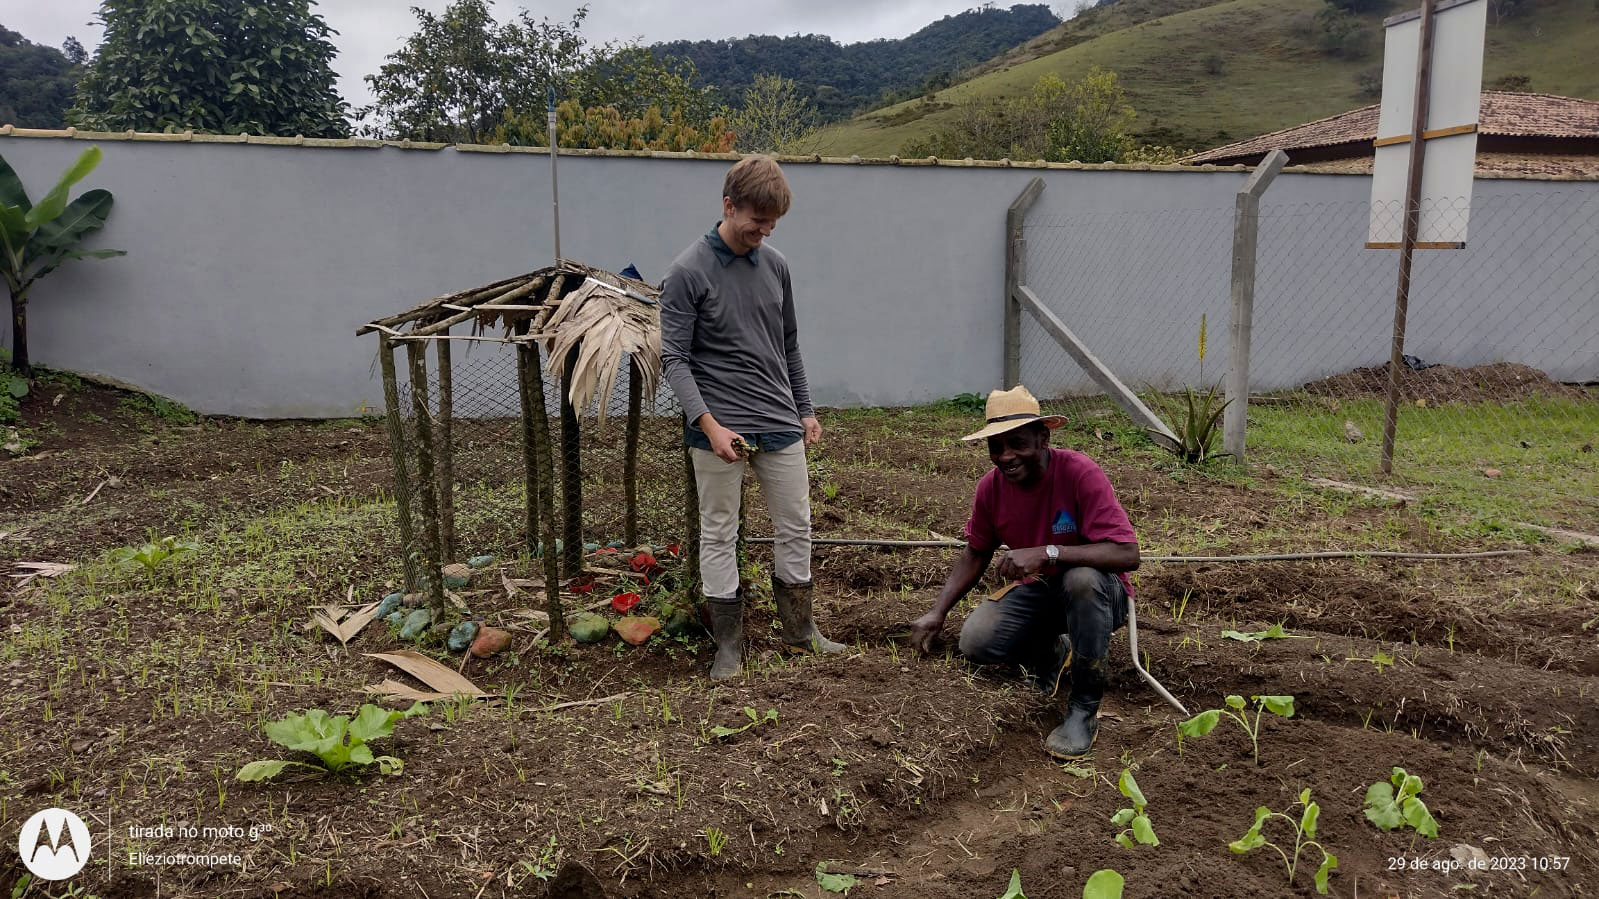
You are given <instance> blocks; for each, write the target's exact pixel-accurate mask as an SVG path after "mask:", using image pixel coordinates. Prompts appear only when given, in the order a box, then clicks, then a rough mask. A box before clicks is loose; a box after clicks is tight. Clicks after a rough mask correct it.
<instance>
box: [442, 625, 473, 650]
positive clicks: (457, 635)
mask: <svg viewBox="0 0 1599 899" xmlns="http://www.w3.org/2000/svg"><path fill="white" fill-rule="evenodd" d="M477 632H478V623H477V622H476V621H463V622H461V623H460V624H457V625H456V626H455V627H453V628H451V629H450V637H449V639H448V640H446V641H445V644H444V645H446V646H448V647H450V652H460V651H462V650H463V649H466V648H467V647H468V646H471V645H472V641H473V640H475V639H477Z"/></svg>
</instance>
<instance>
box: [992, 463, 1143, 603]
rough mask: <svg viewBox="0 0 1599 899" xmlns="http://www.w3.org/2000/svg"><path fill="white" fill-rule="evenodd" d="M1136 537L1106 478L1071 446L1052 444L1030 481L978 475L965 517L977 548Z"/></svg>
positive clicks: (1119, 540) (1121, 540) (1126, 583)
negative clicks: (1023, 484)
mask: <svg viewBox="0 0 1599 899" xmlns="http://www.w3.org/2000/svg"><path fill="white" fill-rule="evenodd" d="M1137 542H1138V535H1137V534H1135V533H1133V525H1132V522H1130V521H1128V520H1127V510H1125V509H1123V508H1122V504H1121V503H1120V502H1118V501H1117V500H1116V491H1115V490H1113V489H1111V486H1110V478H1107V477H1105V472H1104V470H1103V469H1101V468H1100V467H1099V465H1098V464H1097V463H1095V462H1094V460H1093V459H1090V458H1088V457H1087V456H1085V455H1083V454H1082V453H1079V452H1074V451H1072V450H1063V449H1051V450H1050V451H1049V468H1048V469H1047V470H1046V471H1045V472H1044V475H1043V477H1042V478H1041V479H1039V481H1038V483H1036V484H1033V485H1032V486H1031V487H1018V486H1016V485H1015V484H1012V483H1011V482H1010V481H1007V480H1005V477H1004V476H1003V475H1001V474H1000V473H999V469H997V468H996V469H993V470H991V471H989V472H988V474H985V475H983V478H982V480H980V481H978V482H977V496H976V497H975V498H974V499H973V500H972V517H971V520H969V521H967V522H966V543H967V545H969V546H970V547H971V548H972V549H973V550H975V551H977V552H980V553H988V552H993V551H994V550H995V549H997V548H999V546H1000V545H1001V544H1004V545H1005V546H1009V547H1010V548H1011V549H1028V548H1031V547H1034V546H1044V545H1047V544H1050V543H1053V544H1055V545H1057V546H1078V545H1081V544H1084V543H1137ZM1120 577H1121V579H1122V585H1123V586H1124V587H1126V588H1127V595H1128V596H1131V595H1132V594H1133V585H1132V581H1130V580H1129V579H1128V577H1127V573H1126V572H1125V571H1124V572H1121V574H1120Z"/></svg>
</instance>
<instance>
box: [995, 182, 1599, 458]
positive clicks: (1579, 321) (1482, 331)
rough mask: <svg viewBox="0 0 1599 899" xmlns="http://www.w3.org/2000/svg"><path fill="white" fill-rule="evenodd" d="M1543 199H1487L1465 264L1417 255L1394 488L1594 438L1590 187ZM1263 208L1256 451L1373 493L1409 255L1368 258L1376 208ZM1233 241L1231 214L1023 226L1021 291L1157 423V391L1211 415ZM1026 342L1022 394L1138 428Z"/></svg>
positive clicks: (1180, 212)
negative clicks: (1203, 402)
mask: <svg viewBox="0 0 1599 899" xmlns="http://www.w3.org/2000/svg"><path fill="white" fill-rule="evenodd" d="M1534 187H1535V188H1536V189H1529V190H1527V191H1526V192H1520V193H1514V192H1509V191H1506V190H1503V189H1500V190H1494V191H1488V192H1485V194H1484V195H1479V196H1478V197H1477V198H1476V199H1475V200H1474V201H1473V202H1472V203H1470V204H1469V212H1470V237H1469V241H1468V242H1467V245H1466V247H1465V248H1463V249H1422V250H1418V251H1417V252H1416V254H1415V263H1414V270H1413V274H1412V283H1411V290H1410V293H1409V304H1408V315H1407V321H1406V327H1405V343H1404V352H1403V355H1404V362H1405V364H1404V366H1403V367H1402V368H1401V369H1400V378H1399V386H1400V403H1399V411H1398V423H1397V442H1396V450H1395V455H1394V469H1395V473H1396V474H1397V475H1399V476H1400V477H1401V478H1404V477H1407V476H1408V477H1412V478H1423V479H1425V478H1426V477H1428V476H1430V475H1432V474H1436V473H1437V471H1438V470H1439V469H1441V468H1442V467H1445V466H1455V467H1458V466H1460V465H1462V464H1465V465H1468V466H1472V467H1475V468H1480V469H1481V470H1483V471H1486V472H1488V476H1489V477H1494V476H1497V474H1496V473H1497V470H1498V469H1499V468H1501V467H1505V465H1507V464H1508V463H1509V462H1510V461H1511V460H1509V459H1504V458H1500V456H1502V455H1503V453H1502V452H1501V450H1502V448H1503V447H1504V446H1510V447H1519V448H1521V449H1528V448H1535V447H1540V446H1542V447H1544V448H1548V449H1551V451H1553V449H1554V448H1556V447H1558V448H1559V450H1560V451H1563V452H1569V453H1572V454H1576V453H1585V452H1591V449H1587V448H1588V447H1591V445H1592V443H1593V442H1595V440H1596V438H1599V389H1596V387H1595V386H1594V385H1595V382H1599V190H1596V189H1595V188H1596V187H1599V185H1590V184H1573V185H1571V186H1570V188H1569V189H1562V188H1561V187H1557V186H1552V185H1547V186H1546V185H1534ZM1271 201H1272V194H1271V191H1269V190H1268V191H1267V193H1266V196H1265V198H1264V200H1263V201H1262V203H1261V206H1260V211H1259V215H1258V219H1257V223H1256V224H1257V227H1258V231H1257V235H1258V250H1257V254H1256V259H1257V265H1256V277H1255V280H1254V303H1253V317H1252V322H1253V336H1252V341H1251V345H1250V353H1249V357H1250V358H1249V365H1248V372H1249V387H1250V393H1251V397H1250V403H1249V407H1248V410H1249V418H1248V421H1249V428H1248V432H1247V436H1248V443H1249V451H1250V454H1251V456H1252V457H1254V458H1265V459H1268V460H1269V461H1272V462H1273V463H1274V464H1286V465H1289V466H1297V467H1299V468H1300V469H1301V470H1303V471H1305V472H1306V473H1312V474H1319V475H1323V476H1331V477H1342V476H1349V477H1358V476H1370V475H1372V474H1374V473H1375V472H1376V471H1377V469H1378V467H1379V462H1380V453H1381V446H1382V442H1383V425H1384V412H1385V400H1386V396H1387V390H1388V376H1389V366H1388V361H1389V356H1390V353H1391V349H1392V343H1391V341H1392V336H1393V327H1394V311H1395V293H1396V286H1397V281H1398V271H1399V255H1400V254H1399V252H1398V251H1397V250H1393V249H1367V248H1366V247H1365V244H1366V241H1367V239H1368V229H1369V227H1370V223H1371V221H1372V216H1371V207H1370V205H1369V204H1367V203H1363V202H1315V203H1281V202H1279V203H1273V202H1271ZM1467 209H1468V204H1467V203H1465V202H1463V201H1462V202H1455V203H1445V204H1440V205H1439V206H1437V207H1433V208H1429V209H1427V210H1425V214H1441V215H1444V216H1446V217H1447V216H1449V215H1464V214H1465V212H1466V210H1467ZM1234 231H1235V213H1234V208H1233V207H1232V206H1231V205H1228V206H1226V207H1214V208H1202V209H1173V210H1160V211H1150V212H1127V213H1111V214H1106V213H1096V214H1084V215H1070V216H1053V217H1050V216H1029V217H1028V220H1027V222H1026V227H1025V232H1024V237H1025V241H1026V244H1025V253H1024V254H1023V258H1024V260H1025V262H1024V269H1023V283H1025V284H1026V285H1028V286H1029V287H1030V288H1031V290H1032V292H1033V293H1034V294H1035V295H1036V296H1037V297H1039V299H1040V300H1041V301H1042V302H1043V304H1044V305H1046V306H1047V307H1048V308H1049V310H1050V311H1052V312H1053V313H1054V314H1055V315H1056V316H1058V317H1059V319H1060V320H1061V322H1062V323H1064V324H1065V326H1066V327H1068V328H1070V329H1071V331H1072V332H1073V333H1074V334H1075V335H1076V336H1077V337H1078V338H1080V340H1081V342H1082V343H1083V344H1084V345H1085V346H1086V347H1087V348H1088V349H1089V350H1091V351H1092V352H1093V353H1094V354H1095V355H1097V357H1098V358H1099V359H1100V360H1101V361H1103V362H1104V363H1105V365H1106V367H1107V368H1108V369H1110V370H1111V371H1112V372H1114V373H1115V374H1116V376H1118V377H1119V378H1120V379H1121V380H1122V381H1123V382H1124V383H1125V384H1126V385H1127V386H1128V387H1129V388H1131V389H1132V390H1134V391H1136V392H1137V393H1139V394H1140V395H1142V396H1144V397H1145V398H1146V400H1150V402H1149V405H1151V406H1152V407H1156V408H1157V411H1160V406H1161V403H1160V398H1158V397H1155V398H1152V397H1151V395H1152V394H1161V393H1164V394H1167V396H1166V397H1165V400H1166V402H1165V406H1164V408H1165V409H1166V410H1167V412H1168V413H1169V412H1171V411H1174V410H1173V409H1172V406H1173V405H1174V404H1173V403H1172V402H1171V400H1172V397H1171V396H1170V394H1171V393H1172V392H1173V391H1179V390H1181V389H1183V388H1185V387H1193V388H1195V389H1197V390H1199V391H1201V392H1203V391H1204V390H1206V389H1208V388H1210V387H1211V386H1215V387H1216V389H1217V394H1218V400H1217V401H1218V403H1219V402H1220V397H1221V395H1222V394H1223V392H1224V391H1225V387H1226V385H1225V378H1226V376H1227V374H1228V371H1229V369H1230V367H1231V358H1230V353H1231V340H1230V333H1229V332H1230V320H1231V314H1232V309H1233V303H1232V299H1231V294H1232V271H1233V268H1232V257H1233V249H1234ZM1394 239H1395V240H1397V239H1398V235H1395V236H1394ZM1202 321H1203V323H1204V326H1205V330H1204V334H1205V340H1204V343H1203V346H1202V344H1201V336H1200V335H1201V322H1202ZM1022 325H1023V326H1022V340H1021V366H1020V375H1021V381H1022V383H1024V384H1027V385H1028V386H1029V387H1031V388H1033V390H1034V391H1035V393H1038V394H1039V395H1040V396H1043V397H1048V398H1050V400H1051V402H1050V405H1052V406H1053V407H1054V408H1056V409H1059V410H1065V411H1067V412H1068V413H1071V412H1073V411H1076V412H1077V413H1078V414H1079V415H1081V416H1088V417H1091V418H1097V419H1102V420H1105V421H1108V422H1111V423H1113V424H1124V425H1129V426H1130V425H1132V424H1133V422H1132V421H1131V420H1129V419H1128V418H1127V417H1126V415H1125V414H1124V413H1123V412H1121V411H1120V410H1119V409H1118V408H1117V406H1116V405H1115V404H1112V403H1109V402H1106V397H1105V395H1104V391H1103V390H1101V389H1100V388H1099V387H1098V386H1097V385H1096V383H1095V382H1094V381H1093V380H1092V379H1091V378H1090V377H1089V376H1088V374H1087V373H1086V372H1085V371H1084V370H1083V367H1082V366H1080V365H1079V364H1077V362H1076V361H1074V360H1073V359H1072V358H1071V357H1070V356H1068V355H1067V353H1065V352H1064V351H1063V350H1062V348H1061V346H1060V345H1059V343H1058V342H1057V341H1056V339H1055V338H1054V337H1053V336H1052V335H1051V334H1050V333H1048V331H1047V330H1046V329H1044V328H1041V327H1039V326H1038V322H1036V321H1035V320H1034V318H1033V317H1032V316H1030V315H1027V314H1026V313H1025V312H1024V313H1023V315H1022ZM1179 405H1180V404H1179ZM1180 408H1183V409H1184V410H1185V411H1186V407H1185V406H1180ZM1167 420H1168V421H1169V422H1171V424H1172V425H1173V426H1174V427H1181V423H1179V422H1177V421H1171V418H1170V417H1168V418H1167ZM1474 446H1475V447H1477V449H1476V450H1475V451H1474V448H1473V447H1474ZM1215 451H1216V452H1220V451H1221V440H1220V438H1219V437H1218V439H1217V442H1216V445H1215ZM1590 458H1592V457H1590ZM1550 486H1551V489H1555V488H1556V485H1553V484H1551V485H1550Z"/></svg>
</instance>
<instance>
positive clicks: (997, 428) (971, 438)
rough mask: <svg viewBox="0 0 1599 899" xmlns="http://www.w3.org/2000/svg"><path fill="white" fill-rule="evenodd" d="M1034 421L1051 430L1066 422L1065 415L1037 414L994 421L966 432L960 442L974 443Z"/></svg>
mask: <svg viewBox="0 0 1599 899" xmlns="http://www.w3.org/2000/svg"><path fill="white" fill-rule="evenodd" d="M1035 421H1041V422H1043V423H1044V427H1046V428H1049V429H1050V430H1051V431H1053V430H1055V429H1056V428H1058V427H1060V426H1061V425H1063V424H1065V423H1066V416H1064V415H1040V416H1038V417H1036V418H1019V419H1016V420H1015V421H996V422H994V423H993V424H991V425H989V426H988V427H986V428H983V429H982V430H981V431H978V432H976V433H974V434H967V435H966V436H965V437H962V438H961V442H963V443H976V442H977V441H979V440H987V439H988V438H990V437H997V436H999V435H1000V434H1004V433H1007V432H1010V431H1014V430H1016V429H1017V428H1020V427H1022V426H1024V425H1030V424H1032V423H1033V422H1035Z"/></svg>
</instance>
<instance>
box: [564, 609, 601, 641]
mask: <svg viewBox="0 0 1599 899" xmlns="http://www.w3.org/2000/svg"><path fill="white" fill-rule="evenodd" d="M567 630H569V631H571V633H572V639H574V640H576V641H577V642H579V643H598V642H600V641H601V640H604V639H605V635H606V634H609V633H610V632H611V622H609V621H607V620H606V619H605V617H604V616H602V615H596V614H594V613H593V612H584V613H583V614H581V615H579V616H577V617H576V618H573V619H572V623H571V624H570V625H568V626H567Z"/></svg>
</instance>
